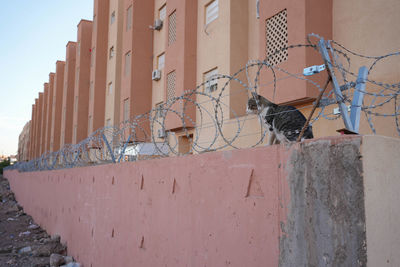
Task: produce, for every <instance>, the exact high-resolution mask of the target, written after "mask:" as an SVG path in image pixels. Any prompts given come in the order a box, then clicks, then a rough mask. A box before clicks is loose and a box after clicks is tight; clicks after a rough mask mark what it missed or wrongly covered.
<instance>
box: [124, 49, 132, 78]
mask: <svg viewBox="0 0 400 267" xmlns="http://www.w3.org/2000/svg"><path fill="white" fill-rule="evenodd" d="M130 72H131V51H129V52H128V53H126V54H125V71H124V73H125V76H128V75H129V74H130Z"/></svg>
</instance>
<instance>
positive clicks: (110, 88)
mask: <svg viewBox="0 0 400 267" xmlns="http://www.w3.org/2000/svg"><path fill="white" fill-rule="evenodd" d="M112 89H113V88H112V82H110V83H109V84H108V94H109V95H111V94H112Z"/></svg>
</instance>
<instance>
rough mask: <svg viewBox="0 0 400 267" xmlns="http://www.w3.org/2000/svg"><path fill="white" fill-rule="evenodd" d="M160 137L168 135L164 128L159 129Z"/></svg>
mask: <svg viewBox="0 0 400 267" xmlns="http://www.w3.org/2000/svg"><path fill="white" fill-rule="evenodd" d="M157 136H158V138H165V137H167V132H166V131H165V130H164V129H158V135H157Z"/></svg>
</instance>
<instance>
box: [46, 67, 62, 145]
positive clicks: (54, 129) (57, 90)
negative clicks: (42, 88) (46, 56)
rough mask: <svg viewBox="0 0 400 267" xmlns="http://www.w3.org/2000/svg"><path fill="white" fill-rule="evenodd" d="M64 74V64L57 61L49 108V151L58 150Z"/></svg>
mask: <svg viewBox="0 0 400 267" xmlns="http://www.w3.org/2000/svg"><path fill="white" fill-rule="evenodd" d="M64 72H65V62H64V61H60V60H58V61H57V62H56V74H55V75H54V85H53V90H54V92H53V101H52V107H51V133H50V151H58V150H59V149H60V137H61V115H62V102H63V88H64ZM49 114H50V113H49Z"/></svg>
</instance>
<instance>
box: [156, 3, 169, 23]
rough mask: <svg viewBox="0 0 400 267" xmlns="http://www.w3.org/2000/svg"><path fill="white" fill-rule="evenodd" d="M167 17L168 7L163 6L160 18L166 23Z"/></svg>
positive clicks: (159, 14)
mask: <svg viewBox="0 0 400 267" xmlns="http://www.w3.org/2000/svg"><path fill="white" fill-rule="evenodd" d="M166 17H167V5H163V6H162V7H161V8H160V10H159V11H158V18H159V19H161V20H162V21H164V20H165V18H166Z"/></svg>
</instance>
